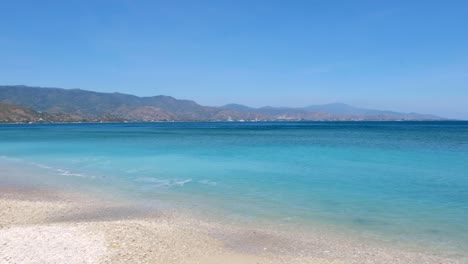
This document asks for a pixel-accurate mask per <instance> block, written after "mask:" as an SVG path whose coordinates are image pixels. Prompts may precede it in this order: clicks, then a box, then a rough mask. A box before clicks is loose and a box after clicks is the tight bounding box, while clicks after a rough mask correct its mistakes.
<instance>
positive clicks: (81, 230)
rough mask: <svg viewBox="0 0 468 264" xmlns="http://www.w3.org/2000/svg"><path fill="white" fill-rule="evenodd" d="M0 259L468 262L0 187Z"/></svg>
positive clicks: (70, 195) (74, 195) (82, 197)
mask: <svg viewBox="0 0 468 264" xmlns="http://www.w3.org/2000/svg"><path fill="white" fill-rule="evenodd" d="M0 263H167V264H171V263H207V264H211V263H212V264H215V263H228V264H229V263H252V264H253V263H418V264H419V263H468V261H467V259H462V258H461V257H443V256H437V255H433V254H430V253H427V252H416V251H410V250H404V249H395V248H388V247H383V246H379V245H377V244H375V245H374V244H366V243H364V242H358V241H357V240H353V239H346V238H337V237H333V236H327V235H326V234H316V235H311V236H307V237H306V238H302V237H301V238H298V237H294V236H292V237H291V236H284V235H282V234H280V233H277V232H273V231H271V230H270V231H268V230H259V229H253V228H251V227H241V226H231V225H227V224H223V223H219V222H210V221H205V220H200V219H196V218H194V217H188V216H185V215H182V214H180V213H179V212H173V211H158V210H155V211H153V210H146V209H144V208H136V207H134V206H133V205H131V204H125V203H122V202H115V201H103V200H102V199H97V198H96V197H93V198H90V197H86V196H85V195H84V194H77V193H61V192H57V191H50V190H40V189H33V188H29V189H28V188H22V189H21V188H3V189H0Z"/></svg>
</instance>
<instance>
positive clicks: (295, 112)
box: [0, 86, 442, 121]
mask: <svg viewBox="0 0 468 264" xmlns="http://www.w3.org/2000/svg"><path fill="white" fill-rule="evenodd" d="M0 102H4V103H8V104H14V105H17V106H21V107H26V108H29V110H31V109H32V110H34V111H39V112H43V113H48V114H55V115H58V114H62V115H68V116H70V117H71V116H75V117H77V118H78V117H79V118H81V119H84V120H99V119H103V118H104V119H105V120H128V121H165V120H167V121H226V120H436V119H442V118H440V117H436V116H431V115H420V114H415V113H410V114H405V113H397V112H391V111H380V110H371V109H362V108H357V107H353V106H349V105H345V104H326V105H317V106H308V107H304V108H287V107H270V106H268V107H261V108H252V107H248V106H244V105H239V104H228V105H225V106H222V107H209V106H202V105H199V104H197V103H196V102H194V101H190V100H179V99H175V98H173V97H170V96H164V95H158V96H152V97H138V96H134V95H129V94H122V93H99V92H93V91H85V90H80V89H60V88H40V87H29V86H0Z"/></svg>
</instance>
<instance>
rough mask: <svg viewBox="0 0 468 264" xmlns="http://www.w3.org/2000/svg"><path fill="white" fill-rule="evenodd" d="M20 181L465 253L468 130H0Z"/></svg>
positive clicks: (371, 125)
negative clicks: (320, 226) (319, 226)
mask: <svg viewBox="0 0 468 264" xmlns="http://www.w3.org/2000/svg"><path fill="white" fill-rule="evenodd" d="M0 156H1V158H0V161H1V163H0V164H2V166H4V168H6V167H7V166H11V167H15V166H16V167H18V168H22V169H25V170H26V169H27V170H29V171H31V172H32V171H34V172H37V175H36V176H35V177H32V176H28V177H26V176H25V175H5V174H8V173H7V172H8V170H3V175H2V174H0V177H3V178H5V177H7V178H8V177H9V179H10V180H11V179H14V180H17V181H18V182H21V181H27V182H28V183H31V181H35V182H36V184H38V185H41V184H43V185H47V186H56V187H63V188H77V189H79V188H84V189H92V190H97V191H103V192H110V193H112V194H114V195H116V196H120V197H125V198H126V199H127V198H128V199H134V200H136V201H137V200H138V201H142V202H144V203H146V204H152V203H162V202H164V203H169V204H170V203H174V204H177V205H180V206H187V207H190V208H195V209H196V208H200V211H205V212H217V213H219V214H220V215H222V216H223V217H225V218H228V219H237V220H239V221H266V222H271V223H282V224H286V225H306V226H307V225H314V223H316V224H324V225H327V226H330V227H336V228H337V229H341V230H350V231H355V232H357V233H360V234H362V235H364V236H369V237H374V238H378V239H383V240H388V241H410V242H416V243H423V244H430V245H432V246H435V247H439V248H447V249H457V248H458V249H462V248H468V122H300V123H289V122H288V123H151V124H147V123H145V124H63V125H1V126H0Z"/></svg>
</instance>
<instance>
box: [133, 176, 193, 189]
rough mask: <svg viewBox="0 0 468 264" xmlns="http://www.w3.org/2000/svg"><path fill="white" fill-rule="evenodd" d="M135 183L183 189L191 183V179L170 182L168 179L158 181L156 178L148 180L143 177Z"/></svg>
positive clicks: (148, 178)
mask: <svg viewBox="0 0 468 264" xmlns="http://www.w3.org/2000/svg"><path fill="white" fill-rule="evenodd" d="M136 181H137V182H144V183H151V184H152V186H153V187H165V188H169V187H174V186H178V187H183V186H184V185H185V184H187V183H189V182H191V181H192V179H185V180H170V179H158V178H150V177H143V178H138V179H136Z"/></svg>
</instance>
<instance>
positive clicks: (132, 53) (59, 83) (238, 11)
mask: <svg viewBox="0 0 468 264" xmlns="http://www.w3.org/2000/svg"><path fill="white" fill-rule="evenodd" d="M1 84H7V85H11V84H15V85H19V84H23V85H32V86H43V87H61V88H81V89H85V90H93V91H100V92H121V93H130V94H135V95H139V96H153V95H159V94H164V95H170V96H174V97H176V98H180V99H191V100H195V101H196V102H198V103H200V104H203V105H212V106H217V105H224V104H227V103H240V104H245V105H249V106H257V107H258V106H265V105H272V106H307V105H312V104H323V103H333V102H342V103H348V104H351V105H355V106H360V107H368V108H376V109H383V110H395V111H402V112H419V113H430V114H438V115H441V116H444V117H451V118H463V119H468V1H451V0H447V1H440V0H439V1H431V0H425V1H418V0H411V1H408V0H405V1H399V0H388V1H384V0H370V1H361V0H353V1H349V0H342V1H337V0H323V1H315V0H305V1H294V0H291V1H284V0H279V1H275V0H267V1H260V0H258V1H257V0H247V1H243V0H232V1H222V0H218V1H204V0H188V1H177V0H171V1H157V0H151V1H143V0H142V1H139V0H109V1H104V0H92V1H87V0H67V1H63V0H56V1H52V0H41V1H36V0H30V1H24V0H0V85H1Z"/></svg>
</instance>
